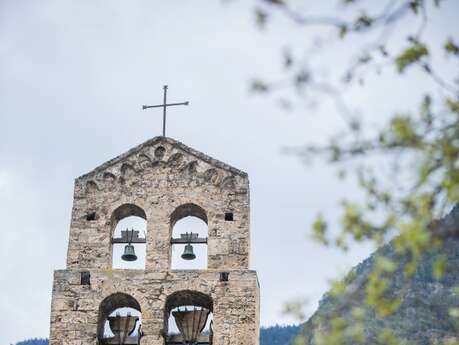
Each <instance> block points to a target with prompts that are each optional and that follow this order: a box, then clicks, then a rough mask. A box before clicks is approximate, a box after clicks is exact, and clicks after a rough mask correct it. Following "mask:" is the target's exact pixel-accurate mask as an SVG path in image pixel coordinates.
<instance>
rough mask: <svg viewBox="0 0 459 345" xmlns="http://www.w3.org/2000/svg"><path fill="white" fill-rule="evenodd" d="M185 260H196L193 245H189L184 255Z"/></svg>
mask: <svg viewBox="0 0 459 345" xmlns="http://www.w3.org/2000/svg"><path fill="white" fill-rule="evenodd" d="M182 259H183V260H194V259H196V255H195V254H194V252H193V246H192V245H191V244H189V243H188V244H187V245H186V246H185V249H184V251H183V254H182Z"/></svg>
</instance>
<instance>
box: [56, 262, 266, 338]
mask: <svg viewBox="0 0 459 345" xmlns="http://www.w3.org/2000/svg"><path fill="white" fill-rule="evenodd" d="M229 272H230V274H229V280H228V281H227V282H222V281H220V280H219V272H217V271H185V270H177V271H171V272H154V271H148V270H147V271H141V270H92V271H90V274H91V285H81V271H78V270H62V271H56V272H55V276H54V286H53V299H52V306H51V336H50V345H89V344H91V345H95V344H98V342H97V326H98V316H99V306H100V304H101V302H102V301H103V300H104V299H105V298H106V297H108V296H110V295H112V294H114V293H117V292H122V293H126V294H128V295H130V296H132V297H134V298H135V299H136V300H137V301H138V303H139V305H140V308H141V313H142V330H143V332H144V334H145V335H144V336H143V338H142V339H141V344H143V345H163V344H164V338H163V334H164V328H165V324H164V310H165V303H166V298H167V297H168V296H170V295H171V294H173V293H174V292H177V291H183V290H190V291H198V292H201V293H204V294H206V295H208V296H209V297H211V299H212V300H213V321H214V327H213V329H214V333H215V336H214V345H229V344H238V345H239V344H240V345H257V344H258V329H259V323H258V322H259V321H258V319H259V310H258V305H259V287H258V281H257V276H256V273H255V272H254V271H250V270H233V271H229Z"/></svg>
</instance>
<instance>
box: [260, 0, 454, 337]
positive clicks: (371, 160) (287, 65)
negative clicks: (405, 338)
mask: <svg viewBox="0 0 459 345" xmlns="http://www.w3.org/2000/svg"><path fill="white" fill-rule="evenodd" d="M442 3H443V1H442V2H440V1H427V0H405V1H403V0H400V1H393V0H390V1H387V2H386V3H385V5H384V6H383V7H382V10H380V11H375V10H374V8H375V7H376V6H374V7H371V6H370V5H368V3H364V2H361V1H357V0H346V1H342V4H341V5H342V6H343V7H345V8H349V9H351V10H352V8H354V9H355V10H354V13H356V14H355V15H354V16H353V17H351V18H344V17H339V16H334V15H332V16H328V15H327V16H309V15H307V14H304V13H302V12H301V11H300V10H298V9H295V8H294V7H293V6H292V5H290V2H288V1H282V0H276V1H274V0H265V1H260V6H259V7H258V8H257V9H256V19H257V24H258V25H259V26H260V27H261V28H264V27H266V26H268V25H269V21H270V16H271V15H272V14H273V13H274V12H280V13H281V14H283V15H285V16H286V17H287V18H289V19H291V20H292V21H293V22H294V23H296V24H297V25H298V26H300V27H307V26H311V25H315V26H317V25H320V26H323V27H325V28H329V29H331V30H332V31H333V30H334V31H335V32H336V39H337V40H345V39H347V38H349V37H350V36H360V37H364V38H368V39H367V40H366V41H365V43H364V44H363V45H360V46H358V47H356V48H355V50H354V51H355V54H354V58H353V59H352V60H351V62H350V63H349V65H348V67H347V68H346V70H345V71H344V73H342V75H341V77H340V78H339V80H338V82H336V81H334V80H332V78H330V77H327V78H324V77H321V76H318V75H317V73H314V72H315V67H314V66H312V65H310V63H309V59H307V57H308V56H309V55H308V54H312V53H311V50H307V53H306V56H305V57H298V56H295V55H294V54H293V53H292V51H293V49H291V48H287V49H285V50H284V52H283V53H282V57H283V64H284V76H283V77H281V78H280V79H279V80H275V81H269V80H264V79H261V78H258V79H257V80H255V81H254V82H253V84H252V90H253V91H256V92H258V93H262V94H271V95H275V94H276V92H277V91H278V90H280V89H283V90H285V88H293V90H295V91H296V95H297V96H298V97H300V98H305V97H306V98H307V97H313V98H316V97H317V95H319V96H320V95H326V96H329V97H331V98H332V99H333V100H334V101H335V103H336V105H337V110H338V112H339V113H340V114H341V115H343V119H344V122H345V124H346V128H347V130H346V132H345V133H339V134H338V135H336V136H334V137H332V138H330V141H329V143H328V144H327V145H308V146H305V147H299V148H289V149H286V152H288V153H293V154H295V155H297V156H299V157H301V158H302V159H305V160H307V161H311V160H313V159H315V158H318V157H322V158H325V159H326V160H327V161H328V162H330V163H332V164H335V165H337V166H338V167H339V169H340V171H341V173H340V175H341V176H347V170H349V166H352V167H355V166H356V167H357V168H356V169H353V168H352V171H353V172H354V173H355V176H356V178H357V182H358V185H359V187H360V190H361V191H362V192H363V195H364V198H363V201H355V200H344V201H342V204H341V205H342V212H341V222H340V223H341V227H340V231H339V232H338V233H337V234H336V232H331V231H330V229H331V227H330V226H329V224H328V222H327V219H325V218H324V217H323V216H322V215H320V216H318V217H317V219H316V220H315V222H314V223H313V226H312V231H313V237H314V238H315V239H316V240H318V241H319V242H320V243H321V244H323V245H326V246H332V245H333V246H336V247H338V248H341V249H343V250H349V249H350V248H351V246H352V244H353V243H356V242H369V243H374V244H375V245H377V246H381V245H383V244H384V243H387V242H388V241H390V240H391V241H392V244H393V246H394V249H395V254H394V255H392V256H391V257H385V256H384V255H380V256H378V257H377V258H376V260H375V264H374V267H373V270H372V272H371V274H369V275H368V276H367V277H366V278H365V279H363V280H361V281H360V280H358V279H350V278H349V277H347V279H344V280H343V281H339V282H338V283H336V284H334V286H333V288H332V291H331V294H332V295H333V296H334V298H336V299H338V300H339V301H340V302H339V305H340V307H339V308H338V311H337V312H335V314H333V315H328V318H327V319H326V320H321V326H320V327H319V328H320V331H319V332H318V333H317V334H316V335H315V338H314V339H315V340H314V343H317V344H347V343H349V342H351V343H364V341H365V340H364V338H365V332H364V329H363V328H362V327H363V326H362V323H361V322H360V321H361V320H362V319H363V318H365V317H366V316H365V315H363V314H362V310H371V311H373V312H374V313H375V315H376V316H377V317H379V318H385V317H388V316H390V315H392V314H393V313H395V312H397V310H398V308H399V306H400V304H401V299H402V298H403V296H392V295H391V294H390V288H391V278H392V277H393V276H394V274H396V272H403V276H404V277H405V278H406V279H409V278H410V277H412V276H413V274H415V272H416V269H417V267H418V262H419V260H420V258H421V257H422V256H423V255H424V254H426V253H429V252H434V251H438V250H441V248H442V246H443V244H444V241H445V240H448V239H449V238H459V230H458V229H457V227H456V228H454V230H453V231H449V232H443V233H442V232H439V231H438V230H437V228H438V226H437V225H438V222H437V221H436V220H437V219H440V218H442V217H444V216H445V214H446V213H447V212H448V211H449V210H451V209H452V207H453V206H454V205H456V204H457V203H458V202H459V73H457V71H458V70H457V69H456V70H455V71H454V72H455V73H451V74H450V75H448V76H447V77H446V78H444V77H442V76H440V74H439V73H438V72H437V68H436V67H435V66H436V65H434V61H436V63H437V64H438V63H439V62H438V60H434V59H433V58H432V55H433V54H434V53H437V55H438V51H437V50H438V48H436V49H433V48H432V47H434V46H435V45H434V44H432V43H431V42H427V41H426V40H425V38H424V35H423V34H424V32H425V30H426V27H427V26H428V24H429V23H428V18H429V16H428V11H434V10H435V8H436V7H439V6H440V5H441V4H442ZM353 6H354V7H353ZM366 7H367V8H366ZM371 12H374V13H373V14H371ZM406 20H418V25H417V26H416V27H415V28H414V29H413V30H412V31H411V32H405V34H406V40H405V41H404V46H403V47H402V48H401V49H400V48H398V50H397V51H396V52H395V53H391V52H390V51H389V49H388V48H387V47H388V45H389V42H390V39H391V38H392V37H393V36H392V33H393V32H394V31H395V29H396V28H397V27H400V25H399V24H400V23H401V22H402V21H403V22H405V21H406ZM442 39H443V40H444V41H443V42H444V44H443V48H442V49H443V50H442V52H441V53H442V54H443V56H445V59H458V58H459V45H458V43H457V38H453V37H445V38H442ZM316 54H317V53H316ZM318 54H320V50H319V53H318ZM457 62H458V61H456V63H457ZM385 68H386V69H387V68H392V69H394V70H395V71H396V72H398V74H399V75H400V77H403V78H406V75H407V74H406V72H407V71H408V70H415V71H417V73H421V74H424V75H425V76H427V77H428V78H430V80H431V82H432V85H433V86H435V87H437V88H439V90H440V93H439V94H433V93H431V94H426V95H419V97H420V98H421V102H420V106H419V109H417V110H415V111H412V112H410V113H395V114H394V115H392V116H391V118H390V120H389V121H388V123H387V124H386V125H385V126H383V127H382V128H380V129H379V130H378V131H376V132H374V131H370V130H368V129H366V128H365V126H364V125H363V123H362V121H360V120H358V119H357V117H356V116H355V114H354V112H353V111H352V110H350V108H349V107H348V106H347V104H345V102H344V101H343V99H345V98H344V97H343V94H344V93H345V92H346V91H347V90H348V89H349V88H350V87H352V86H353V85H355V84H356V83H357V85H361V86H363V85H364V79H365V75H366V73H367V72H368V71H369V70H376V71H377V72H381V70H382V69H385ZM306 91H307V92H306ZM407 92H410V93H414V92H416V90H409V91H407ZM291 98H294V97H293V96H292V97H291ZM281 103H282V104H283V105H287V106H285V108H288V109H290V108H291V107H292V101H291V100H285V99H283V100H282V102H281ZM349 162H353V164H349ZM431 269H432V272H433V275H434V277H435V279H438V280H440V279H441V278H442V277H443V276H444V275H446V274H453V273H454V272H451V271H448V265H447V262H446V261H445V257H444V256H442V255H439V256H438V257H437V259H436V260H435V261H434V262H433V263H432V267H431ZM456 274H457V272H456ZM362 290H363V291H365V296H366V297H365V300H364V302H365V303H364V306H357V305H355V301H354V299H353V296H354V295H355V294H356V293H357V291H362ZM363 307H364V308H363ZM289 308H290V310H293V311H295V312H298V310H300V309H298V308H297V307H293V306H291V305H290V306H289ZM344 308H347V309H348V310H353V312H352V313H351V314H350V315H348V316H349V317H348V318H347V319H343V318H341V317H340V316H339V315H340V313H339V310H341V309H344ZM362 308H363V309H362ZM450 317H451V320H452V321H451V322H456V324H457V323H458V322H459V312H457V308H455V307H453V306H452V308H451V312H450ZM298 341H299V342H303V343H304V339H302V340H301V339H300V340H298ZM374 341H377V342H378V343H380V344H400V343H401V340H399V339H397V337H396V334H394V332H392V331H391V330H387V329H383V330H382V331H381V332H380V334H379V336H378V337H377V339H376V340H374ZM458 343H459V338H451V339H448V340H445V344H458Z"/></svg>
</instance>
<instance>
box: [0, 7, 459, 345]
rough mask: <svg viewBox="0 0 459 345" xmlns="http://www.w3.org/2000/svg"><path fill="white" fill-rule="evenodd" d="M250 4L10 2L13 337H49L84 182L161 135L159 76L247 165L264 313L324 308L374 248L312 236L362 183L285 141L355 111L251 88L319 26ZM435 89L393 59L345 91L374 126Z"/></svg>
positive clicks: (190, 139)
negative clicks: (339, 175) (302, 303)
mask: <svg viewBox="0 0 459 345" xmlns="http://www.w3.org/2000/svg"><path fill="white" fill-rule="evenodd" d="M254 3H255V1H252V0H251V1H234V2H233V3H229V4H228V3H225V4H223V3H221V2H218V1H199V2H197V1H152V0H150V1H147V0H144V1H141V0H132V1H115V0H111V1H98V0H92V1H87V0H80V1H66V0H59V1H58V0H54V1H53V0H43V1H33V0H29V1H26V0H14V1H7V0H0V42H2V44H1V45H0V105H1V108H0V218H1V220H2V222H1V226H2V231H1V234H2V239H1V240H0V262H1V264H0V276H1V285H0V311H1V313H0V325H1V326H0V330H1V334H2V339H1V342H2V343H4V344H9V343H14V342H16V341H19V340H22V339H24V338H29V337H46V336H47V335H48V329H49V310H50V299H51V284H52V275H53V270H54V269H61V268H64V267H65V256H66V250H67V241H68V230H69V221H70V210H71V205H72V195H73V179H74V178H75V177H77V176H79V175H81V174H83V173H85V172H87V171H90V170H91V169H92V168H94V167H95V166H97V165H99V164H101V163H103V162H104V161H106V160H108V159H111V158H113V157H115V156H117V155H119V154H120V153H123V152H125V151H126V150H128V149H130V148H131V147H133V146H135V145H137V144H139V143H141V142H144V141H146V140H147V139H149V138H151V137H154V136H156V135H159V134H161V112H160V111H156V110H151V111H148V112H142V111H141V105H142V104H145V103H155V102H160V101H161V99H162V98H161V97H162V85H163V84H168V85H169V100H170V101H185V100H189V101H190V106H189V107H176V108H175V109H170V111H169V114H170V115H169V120H168V132H167V133H168V136H171V137H173V138H175V139H177V140H180V141H182V142H183V143H185V144H186V145H189V146H191V147H193V148H195V149H197V150H200V151H202V152H205V153H207V154H209V155H210V156H213V157H215V158H217V159H220V160H222V161H225V162H227V163H229V164H231V165H233V166H235V167H237V168H240V169H242V170H245V171H247V172H248V173H249V176H250V182H251V207H252V208H251V211H252V213H251V233H252V264H251V266H252V268H254V269H256V270H257V271H258V275H259V280H260V283H261V292H262V299H261V314H262V316H261V321H262V324H263V325H272V324H275V323H289V322H292V320H290V319H289V318H286V317H285V316H283V315H282V314H281V309H282V305H283V303H284V302H285V301H287V300H289V299H291V298H295V297H302V296H304V297H306V298H308V299H309V301H310V304H309V306H308V313H310V312H312V311H313V310H315V308H316V306H317V302H318V300H319V298H320V296H321V295H322V294H323V293H324V292H325V291H326V290H327V286H328V281H329V279H331V278H334V277H336V276H337V275H338V274H341V273H344V272H345V271H346V270H348V269H349V268H350V267H352V266H354V265H355V264H357V263H358V262H360V261H361V260H362V259H363V258H364V257H366V256H367V255H368V253H369V252H370V248H357V249H356V250H355V251H353V252H352V253H349V254H348V255H342V254H340V253H337V252H336V251H333V250H327V249H324V248H322V247H321V246H319V245H317V244H315V243H313V242H312V241H311V240H309V239H308V237H307V236H306V233H307V230H308V229H309V225H310V223H311V221H312V220H313V218H314V216H315V215H316V214H317V213H318V212H319V211H320V210H323V211H325V214H326V215H327V216H330V217H332V218H333V217H335V216H336V215H337V210H338V207H337V205H338V201H339V200H340V199H341V198H342V197H344V196H347V197H352V196H353V195H356V194H355V187H354V186H353V185H352V183H351V182H340V181H338V180H337V179H336V178H335V176H336V174H335V170H334V169H333V168H331V167H329V166H327V165H323V164H315V165H313V166H305V165H303V164H302V163H301V162H300V161H299V160H298V159H296V158H295V157H290V156H285V155H282V154H281V148H282V147H283V146H286V145H301V144H304V143H310V142H317V141H320V140H325V139H326V138H327V137H328V135H329V134H331V133H334V132H335V131H336V130H339V129H340V128H342V125H343V124H342V122H341V119H340V117H339V116H338V115H337V114H336V111H335V109H334V107H333V106H332V105H331V104H330V102H328V101H326V100H323V102H322V103H323V106H322V107H320V108H317V110H315V111H313V110H311V109H309V108H297V109H296V110H294V111H292V112H290V113H285V112H283V111H282V110H281V109H280V108H279V107H278V106H277V103H276V100H275V99H274V98H264V97H257V96H253V95H251V94H250V93H249V92H248V85H249V81H250V80H251V78H252V77H255V76H258V75H262V76H268V77H269V76H273V77H275V76H276V75H278V74H279V72H280V68H279V66H280V52H281V49H282V47H284V45H285V42H294V43H296V44H303V43H304V44H305V45H308V44H309V43H310V42H312V40H313V38H314V30H315V29H314V30H313V29H312V28H307V29H305V30H295V28H294V26H293V25H291V24H290V23H289V22H288V21H285V20H281V19H279V18H278V19H276V20H275V22H274V23H273V26H272V27H271V28H270V29H269V30H267V32H260V31H259V30H258V29H257V28H256V27H255V25H254V20H253V11H252V10H253V7H254ZM330 3H331V4H335V3H336V2H335V1H330ZM198 4H199V5H198ZM310 4H314V6H317V5H316V4H317V2H316V1H310ZM448 4H449V7H447V5H448ZM457 5H458V2H457V1H455V0H451V1H447V2H445V4H444V6H445V7H444V9H443V10H442V15H443V16H444V17H440V16H439V15H438V14H437V15H436V16H433V17H432V18H431V21H432V22H433V23H434V24H436V30H431V31H428V34H429V35H431V37H435V35H437V34H439V33H442V32H443V31H448V32H451V33H456V34H457V33H458V32H459V30H458V29H459V23H458V21H457V13H459V12H458V8H457V7H458V6H457ZM332 8H334V9H336V8H337V7H336V6H335V7H332ZM311 10H313V11H315V12H317V13H320V11H321V9H320V8H316V7H311ZM403 25H404V26H405V25H407V26H409V25H410V23H406V22H405V23H404V24H403ZM402 29H403V28H401V29H400V32H399V31H397V32H396V35H402V33H401V32H402V31H403V30H402ZM437 43H438V46H439V47H440V46H441V45H442V44H443V42H437ZM352 44H353V41H352V40H350V41H346V43H345V44H344V45H343V44H341V45H338V46H336V47H331V49H330V51H328V53H327V54H328V55H326V56H325V57H323V60H322V61H320V62H322V67H321V68H323V71H324V73H326V72H327V71H328V70H333V68H335V67H337V66H340V65H341V64H343V63H345V62H347V61H348V60H349V57H350V55H349V51H351V49H349V47H351V48H352V47H353V45H352ZM321 59H322V58H321ZM315 62H317V61H315ZM448 68H450V67H448V66H446V67H444V70H443V71H442V72H445V71H446V72H448V71H449V70H448ZM454 68H455V69H454V70H453V69H451V71H455V72H456V71H457V65H456V66H454ZM425 91H433V92H436V90H435V89H432V88H431V87H430V84H429V83H427V81H426V80H425V78H423V77H420V76H418V75H416V74H414V73H411V74H408V75H407V78H405V79H399V78H396V77H394V75H393V73H390V72H389V73H386V74H385V75H383V76H382V77H379V78H373V79H372V80H369V81H368V82H367V84H366V86H365V88H356V89H354V90H351V91H350V92H349V93H348V94H346V100H347V101H349V103H351V104H352V105H354V106H358V107H359V109H360V111H361V112H362V114H366V115H368V116H367V119H368V120H369V122H370V123H371V124H375V123H378V122H381V121H380V120H381V119H383V118H385V117H386V116H387V114H389V113H390V112H392V111H395V110H409V109H411V108H412V107H413V106H414V105H415V104H417V102H418V100H419V99H420V95H421V94H422V93H423V92H425ZM319 101H322V100H319Z"/></svg>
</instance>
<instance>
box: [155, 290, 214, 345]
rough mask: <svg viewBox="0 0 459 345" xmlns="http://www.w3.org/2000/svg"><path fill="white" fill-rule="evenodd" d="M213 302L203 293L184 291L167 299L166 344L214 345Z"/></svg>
mask: <svg viewBox="0 0 459 345" xmlns="http://www.w3.org/2000/svg"><path fill="white" fill-rule="evenodd" d="M212 325H213V301H212V298H211V297H210V296H208V295H206V294H204V293H202V292H198V291H191V290H182V291H177V292H174V293H173V294H172V295H170V296H168V297H167V299H166V305H165V308H164V330H165V344H166V345H178V344H202V345H205V344H209V345H211V344H212V340H213V326H212Z"/></svg>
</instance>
